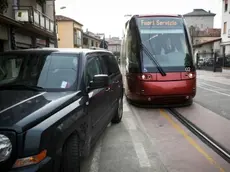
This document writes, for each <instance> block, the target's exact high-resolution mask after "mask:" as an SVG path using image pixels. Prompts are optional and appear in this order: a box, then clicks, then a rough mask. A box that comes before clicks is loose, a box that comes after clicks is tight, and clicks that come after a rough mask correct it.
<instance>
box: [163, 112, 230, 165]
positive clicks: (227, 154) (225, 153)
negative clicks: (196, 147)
mask: <svg viewBox="0 0 230 172" xmlns="http://www.w3.org/2000/svg"><path fill="white" fill-rule="evenodd" d="M167 110H168V112H169V113H170V114H172V115H173V116H174V117H175V118H176V119H178V120H179V121H180V122H181V123H182V124H183V125H184V126H186V127H187V128H188V129H189V130H190V131H191V132H192V133H193V134H195V135H196V136H197V137H198V138H199V139H201V140H202V141H203V142H204V143H205V144H206V145H208V146H209V147H210V148H211V149H213V150H214V151H215V152H216V153H217V154H218V155H220V156H221V157H222V158H223V159H225V160H226V161H227V162H228V163H230V151H229V150H227V149H226V148H225V147H224V146H223V145H221V144H220V143H219V142H218V141H216V140H214V139H212V137H211V136H209V135H208V134H206V133H205V132H203V131H202V130H201V129H200V128H199V127H197V126H196V125H195V124H193V123H192V122H190V121H189V120H187V119H186V118H185V117H184V116H183V115H181V114H180V113H179V112H177V111H176V110H175V109H172V108H169V109H167Z"/></svg>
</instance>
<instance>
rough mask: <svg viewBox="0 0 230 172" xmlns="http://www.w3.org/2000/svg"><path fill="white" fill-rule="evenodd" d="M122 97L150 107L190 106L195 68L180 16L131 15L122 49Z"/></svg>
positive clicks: (188, 37)
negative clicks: (123, 92) (150, 105)
mask: <svg viewBox="0 0 230 172" xmlns="http://www.w3.org/2000/svg"><path fill="white" fill-rule="evenodd" d="M121 68H122V71H123V81H124V86H125V96H126V98H127V99H128V100H129V101H132V102H136V103H143V104H152V105H163V106H164V105H166V106H170V105H176V106H177V105H191V104H192V102H193V98H194V97H195V95H196V68H195V65H194V61H193V50H192V45H191V41H190V35H189V32H188V29H187V27H186V24H185V21H184V19H183V17H182V16H181V15H175V16H172V15H171V16H170V15H147V16H146V15H145V16H140V15H134V16H132V17H131V18H130V20H129V21H127V22H126V24H125V29H124V35H123V40H122V47H121Z"/></svg>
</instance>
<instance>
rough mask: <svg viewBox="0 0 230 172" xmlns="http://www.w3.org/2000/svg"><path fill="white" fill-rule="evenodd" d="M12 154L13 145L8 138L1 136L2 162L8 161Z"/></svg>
mask: <svg viewBox="0 0 230 172" xmlns="http://www.w3.org/2000/svg"><path fill="white" fill-rule="evenodd" d="M11 152H12V144H11V141H10V139H9V138H8V137H6V136H5V135H3V134H0V162H2V161H5V160H7V159H8V158H9V157H10V155H11Z"/></svg>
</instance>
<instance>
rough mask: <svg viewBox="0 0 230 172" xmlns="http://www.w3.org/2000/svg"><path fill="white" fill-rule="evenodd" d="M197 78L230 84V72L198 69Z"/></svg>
mask: <svg viewBox="0 0 230 172" xmlns="http://www.w3.org/2000/svg"><path fill="white" fill-rule="evenodd" d="M196 72H197V78H198V79H203V80H206V81H213V82H218V83H221V84H226V85H230V73H222V72H212V71H205V70H197V71H196Z"/></svg>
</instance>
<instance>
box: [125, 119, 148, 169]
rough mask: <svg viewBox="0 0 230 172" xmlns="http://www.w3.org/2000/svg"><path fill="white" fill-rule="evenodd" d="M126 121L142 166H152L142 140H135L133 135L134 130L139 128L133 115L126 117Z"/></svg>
mask: <svg viewBox="0 0 230 172" xmlns="http://www.w3.org/2000/svg"><path fill="white" fill-rule="evenodd" d="M124 122H125V126H126V129H127V130H128V132H129V134H130V137H131V139H132V142H133V146H134V149H135V152H136V155H137V158H138V161H139V165H140V167H142V168H143V167H151V164H150V161H149V158H148V155H147V153H146V151H145V149H144V145H143V144H142V143H140V142H138V143H137V142H136V141H135V140H134V137H135V136H134V135H133V133H132V132H134V131H136V130H137V126H136V123H135V122H134V120H133V118H132V117H129V118H125V121H124Z"/></svg>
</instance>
